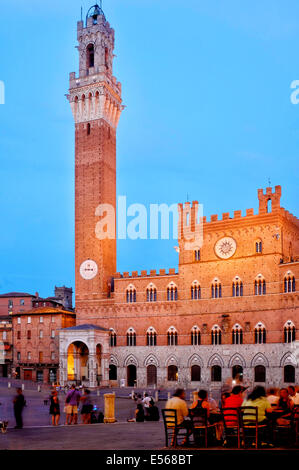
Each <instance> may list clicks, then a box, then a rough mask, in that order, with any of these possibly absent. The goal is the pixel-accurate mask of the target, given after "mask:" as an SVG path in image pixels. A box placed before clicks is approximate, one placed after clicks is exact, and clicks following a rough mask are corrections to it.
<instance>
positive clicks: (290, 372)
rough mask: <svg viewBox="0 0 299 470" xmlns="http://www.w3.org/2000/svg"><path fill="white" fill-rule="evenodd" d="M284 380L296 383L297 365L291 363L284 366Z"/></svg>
mask: <svg viewBox="0 0 299 470" xmlns="http://www.w3.org/2000/svg"><path fill="white" fill-rule="evenodd" d="M283 381H284V382H286V383H295V367H294V366H292V365H291V364H288V365H286V366H284V368H283Z"/></svg>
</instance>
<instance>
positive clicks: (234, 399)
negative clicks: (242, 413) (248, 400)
mask: <svg viewBox="0 0 299 470" xmlns="http://www.w3.org/2000/svg"><path fill="white" fill-rule="evenodd" d="M245 390H246V388H245V387H241V385H236V386H235V387H234V388H233V389H232V392H231V394H230V396H229V397H227V398H226V400H225V402H224V407H223V416H224V419H225V414H227V415H228V414H229V416H228V417H227V419H225V424H226V425H227V426H234V425H236V424H237V422H238V415H237V411H236V419H234V417H233V416H232V413H233V411H232V410H230V411H227V413H225V408H240V406H242V403H243V393H244V391H245Z"/></svg>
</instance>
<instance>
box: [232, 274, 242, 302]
mask: <svg viewBox="0 0 299 470" xmlns="http://www.w3.org/2000/svg"><path fill="white" fill-rule="evenodd" d="M232 295H233V297H242V296H243V282H242V281H241V279H240V278H239V277H238V276H236V277H235V279H234V280H233V285H232Z"/></svg>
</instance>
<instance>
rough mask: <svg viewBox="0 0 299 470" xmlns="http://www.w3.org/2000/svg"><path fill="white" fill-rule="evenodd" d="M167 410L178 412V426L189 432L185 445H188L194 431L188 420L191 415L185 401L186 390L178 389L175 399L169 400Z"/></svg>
mask: <svg viewBox="0 0 299 470" xmlns="http://www.w3.org/2000/svg"><path fill="white" fill-rule="evenodd" d="M165 408H166V409H168V410H170V409H171V410H176V414H177V424H178V426H180V427H181V428H185V429H186V430H187V436H186V439H185V440H184V442H183V444H188V443H189V437H190V436H191V434H192V433H193V430H192V422H191V421H190V420H188V419H186V418H187V417H188V415H189V410H188V406H187V403H186V401H185V390H184V389H182V388H178V389H177V390H176V391H175V393H174V395H173V397H172V398H170V399H169V400H167V403H166V406H165ZM172 444H173V442H172Z"/></svg>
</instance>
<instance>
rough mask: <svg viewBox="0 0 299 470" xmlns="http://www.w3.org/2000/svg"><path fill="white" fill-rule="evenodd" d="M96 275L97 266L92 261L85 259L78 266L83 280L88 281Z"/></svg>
mask: <svg viewBox="0 0 299 470" xmlns="http://www.w3.org/2000/svg"><path fill="white" fill-rule="evenodd" d="M97 273H98V265H97V263H96V262H95V261H93V260H92V259H87V260H86V261H83V263H82V264H81V266H80V274H81V276H82V277H83V279H86V280H90V279H93V278H94V277H95V276H96V275H97Z"/></svg>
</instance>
